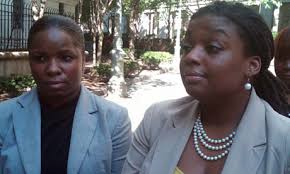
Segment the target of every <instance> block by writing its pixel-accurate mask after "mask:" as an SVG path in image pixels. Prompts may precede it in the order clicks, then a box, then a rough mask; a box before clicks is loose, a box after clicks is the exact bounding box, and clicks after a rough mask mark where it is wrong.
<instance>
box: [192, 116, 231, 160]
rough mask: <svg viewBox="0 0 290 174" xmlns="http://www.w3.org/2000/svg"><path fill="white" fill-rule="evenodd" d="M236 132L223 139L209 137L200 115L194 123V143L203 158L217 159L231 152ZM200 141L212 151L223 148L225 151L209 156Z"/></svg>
mask: <svg viewBox="0 0 290 174" xmlns="http://www.w3.org/2000/svg"><path fill="white" fill-rule="evenodd" d="M235 134H236V132H235V131H233V132H232V133H231V134H230V135H228V136H226V137H224V138H221V139H213V138H209V137H208V136H207V134H206V132H205V130H204V128H203V125H202V123H201V120H200V116H199V117H198V118H197V119H196V121H195V123H194V127H193V144H194V147H195V150H196V152H197V154H198V155H199V156H200V157H201V158H202V159H204V160H207V161H216V160H219V159H221V158H223V157H225V156H226V155H227V154H228V153H229V150H230V147H231V145H232V143H233V138H234V136H235ZM199 141H200V143H201V145H202V146H204V147H205V148H206V149H208V150H210V151H221V150H223V151H222V152H221V153H219V154H217V155H213V156H208V155H206V154H204V153H203V152H202V151H201V149H200V145H199Z"/></svg>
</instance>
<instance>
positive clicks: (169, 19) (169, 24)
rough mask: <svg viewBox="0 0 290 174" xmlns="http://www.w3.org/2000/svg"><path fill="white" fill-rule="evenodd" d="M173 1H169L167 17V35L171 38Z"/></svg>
mask: <svg viewBox="0 0 290 174" xmlns="http://www.w3.org/2000/svg"><path fill="white" fill-rule="evenodd" d="M170 13H171V3H169V8H168V18H167V23H168V25H167V31H168V35H167V39H170V38H171V37H170V36H171V34H170V33H171V32H170V29H171V14H170Z"/></svg>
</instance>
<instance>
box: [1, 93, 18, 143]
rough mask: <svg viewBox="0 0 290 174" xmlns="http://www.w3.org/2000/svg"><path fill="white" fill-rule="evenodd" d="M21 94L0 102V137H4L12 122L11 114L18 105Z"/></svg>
mask: <svg viewBox="0 0 290 174" xmlns="http://www.w3.org/2000/svg"><path fill="white" fill-rule="evenodd" d="M22 96H23V95H21V96H19V97H16V98H12V99H8V100H5V101H2V102H0V139H2V138H3V137H4V135H5V134H6V131H7V130H8V128H9V127H10V125H11V124H12V114H13V111H14V110H15V109H16V107H17V106H18V105H19V104H18V102H17V101H18V100H19V98H21V97H22Z"/></svg>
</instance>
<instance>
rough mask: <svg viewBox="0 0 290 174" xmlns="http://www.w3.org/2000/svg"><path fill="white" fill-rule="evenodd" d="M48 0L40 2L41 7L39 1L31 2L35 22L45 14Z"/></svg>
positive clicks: (33, 0)
mask: <svg viewBox="0 0 290 174" xmlns="http://www.w3.org/2000/svg"><path fill="white" fill-rule="evenodd" d="M45 4H46V0H40V6H38V3H37V0H31V7H32V9H31V10H32V18H33V21H37V20H38V19H39V18H41V17H42V16H43V14H44V10H45Z"/></svg>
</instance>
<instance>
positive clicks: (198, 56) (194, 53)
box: [183, 45, 204, 64]
mask: <svg viewBox="0 0 290 174" xmlns="http://www.w3.org/2000/svg"><path fill="white" fill-rule="evenodd" d="M203 56H204V49H203V47H202V46H199V45H196V46H194V47H192V48H191V50H190V51H189V52H188V53H186V54H185V55H184V56H183V59H185V61H186V62H187V63H196V64H200V62H201V60H202V58H203Z"/></svg>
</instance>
